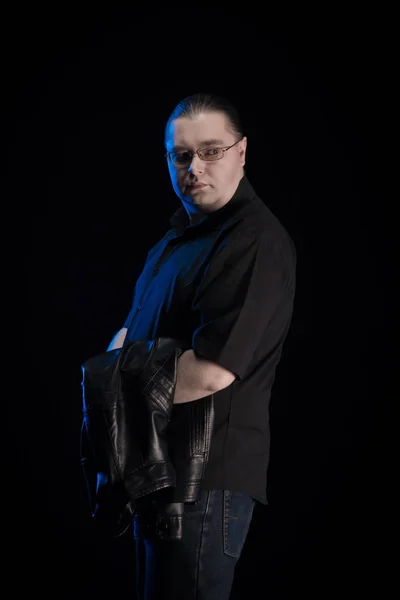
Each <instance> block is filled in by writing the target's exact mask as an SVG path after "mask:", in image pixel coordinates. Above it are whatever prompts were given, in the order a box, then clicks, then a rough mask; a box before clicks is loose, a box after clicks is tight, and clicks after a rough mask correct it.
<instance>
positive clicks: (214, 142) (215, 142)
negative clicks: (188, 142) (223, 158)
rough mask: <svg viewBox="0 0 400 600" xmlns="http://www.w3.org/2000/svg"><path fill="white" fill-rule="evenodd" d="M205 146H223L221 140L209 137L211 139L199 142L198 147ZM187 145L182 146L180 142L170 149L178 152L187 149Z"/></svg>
mask: <svg viewBox="0 0 400 600" xmlns="http://www.w3.org/2000/svg"><path fill="white" fill-rule="evenodd" d="M207 146H224V142H223V140H217V139H211V140H205V141H204V142H201V144H200V146H199V147H200V148H206V147H207ZM187 149H188V148H187V146H183V145H180V144H177V145H176V146H174V147H173V148H172V150H173V151H174V152H179V151H181V150H187Z"/></svg>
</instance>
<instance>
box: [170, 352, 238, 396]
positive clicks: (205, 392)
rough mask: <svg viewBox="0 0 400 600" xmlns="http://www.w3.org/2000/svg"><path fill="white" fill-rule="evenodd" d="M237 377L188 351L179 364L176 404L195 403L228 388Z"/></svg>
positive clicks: (180, 358)
mask: <svg viewBox="0 0 400 600" xmlns="http://www.w3.org/2000/svg"><path fill="white" fill-rule="evenodd" d="M235 379H236V376H235V375H234V374H233V373H231V372H230V371H228V370H227V369H224V368H223V367H221V366H220V365H218V364H217V363H215V362H212V361H210V360H206V359H205V358H200V357H198V356H196V354H195V352H194V350H187V351H186V352H184V353H183V354H182V355H181V356H180V357H179V358H178V363H177V379H176V388H175V395H174V404H182V403H184V402H193V400H199V399H200V398H204V397H205V396H210V395H211V394H215V393H216V392H219V391H220V390H223V389H224V388H226V387H228V386H229V385H230V384H231V383H232V382H233V381H234V380H235Z"/></svg>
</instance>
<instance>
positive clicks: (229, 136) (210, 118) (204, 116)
mask: <svg viewBox="0 0 400 600" xmlns="http://www.w3.org/2000/svg"><path fill="white" fill-rule="evenodd" d="M238 139H239V137H238V135H237V134H235V133H233V132H232V131H231V129H230V127H229V124H228V121H227V119H226V117H225V115H224V114H223V113H220V112H204V113H201V114H200V115H197V116H196V117H194V118H189V117H179V118H177V119H175V120H174V121H172V122H171V123H170V125H169V127H168V129H167V132H166V149H167V152H171V151H172V150H173V151H175V152H179V153H182V152H185V151H186V152H187V151H189V152H194V153H195V152H196V150H204V149H207V151H208V153H209V155H212V153H213V152H214V149H215V148H226V147H227V146H231V145H232V144H234V143H235V142H236V141H237V140H238ZM245 156H246V138H243V139H242V140H241V141H240V142H239V143H238V144H236V145H235V146H233V147H232V148H230V149H229V150H227V151H226V152H224V154H223V157H222V158H221V159H220V160H214V161H205V160H202V159H201V158H199V156H198V155H197V154H194V156H193V158H192V160H191V161H189V162H188V163H186V164H184V165H180V164H173V163H172V162H171V161H170V160H168V169H169V173H170V177H171V181H172V186H173V188H174V190H175V193H176V194H177V196H178V197H179V198H180V199H181V201H182V203H183V205H184V206H185V208H186V210H187V212H188V213H189V215H195V214H204V213H209V212H213V211H214V210H218V209H219V208H221V207H222V206H224V205H225V204H226V203H227V202H229V200H230V199H231V198H232V196H233V194H234V193H235V191H236V188H237V186H238V185H239V182H240V180H241V178H242V177H243V174H244V170H243V167H244V164H245Z"/></svg>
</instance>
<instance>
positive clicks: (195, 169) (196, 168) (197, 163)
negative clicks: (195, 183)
mask: <svg viewBox="0 0 400 600" xmlns="http://www.w3.org/2000/svg"><path fill="white" fill-rule="evenodd" d="M188 171H189V173H193V175H197V174H198V173H202V172H203V171H204V161H202V160H201V158H199V157H198V156H197V154H194V155H193V158H192V162H191V163H190V165H189V167H188Z"/></svg>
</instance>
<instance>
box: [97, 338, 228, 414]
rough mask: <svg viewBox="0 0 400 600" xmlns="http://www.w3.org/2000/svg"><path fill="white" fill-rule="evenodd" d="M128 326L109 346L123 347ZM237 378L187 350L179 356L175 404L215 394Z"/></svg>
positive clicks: (110, 347)
mask: <svg viewBox="0 0 400 600" xmlns="http://www.w3.org/2000/svg"><path fill="white" fill-rule="evenodd" d="M127 331H128V329H127V327H122V329H120V330H119V331H117V333H116V334H115V336H114V337H113V339H112V340H111V342H110V345H109V346H108V348H107V352H108V351H109V350H115V349H116V348H122V345H123V343H124V340H125V337H126V333H127ZM235 379H236V377H235V375H234V374H233V373H231V372H230V371H228V370H227V369H224V368H223V367H221V366H220V365H218V364H217V363H215V362H212V361H210V360H206V359H205V358H200V357H198V356H196V354H195V353H194V350H186V352H184V353H183V354H181V356H180V357H179V358H178V362H177V371H176V387H175V395H174V404H182V403H183V402H193V400H199V399H200V398H205V396H210V395H211V394H215V393H216V392H219V391H220V390H223V389H224V388H226V387H228V385H230V384H231V383H232V382H233V381H234V380H235Z"/></svg>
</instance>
